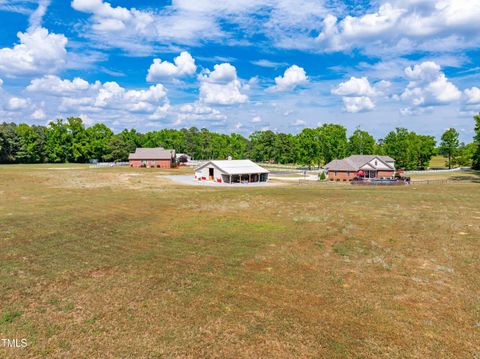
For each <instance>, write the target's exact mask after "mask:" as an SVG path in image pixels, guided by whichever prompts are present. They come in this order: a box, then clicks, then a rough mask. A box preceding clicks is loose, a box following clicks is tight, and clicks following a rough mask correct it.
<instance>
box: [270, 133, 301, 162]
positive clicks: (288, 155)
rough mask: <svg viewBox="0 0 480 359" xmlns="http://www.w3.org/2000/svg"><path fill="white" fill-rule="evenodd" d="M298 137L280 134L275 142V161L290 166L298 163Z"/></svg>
mask: <svg viewBox="0 0 480 359" xmlns="http://www.w3.org/2000/svg"><path fill="white" fill-rule="evenodd" d="M296 152H297V141H296V137H295V136H293V135H291V134H289V133H278V134H277V136H276V137H275V142H274V160H275V162H276V163H281V164H288V163H295V162H296V161H297V153H296Z"/></svg>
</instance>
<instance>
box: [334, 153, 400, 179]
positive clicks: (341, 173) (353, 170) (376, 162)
mask: <svg viewBox="0 0 480 359" xmlns="http://www.w3.org/2000/svg"><path fill="white" fill-rule="evenodd" d="M325 170H326V172H327V176H328V179H329V180H330V181H351V180H353V179H354V178H355V177H357V176H358V173H359V172H363V177H364V178H389V177H393V176H394V174H395V160H394V159H393V158H391V157H389V156H377V155H353V156H350V157H347V158H344V159H342V160H333V161H331V162H330V163H327V164H326V165H325Z"/></svg>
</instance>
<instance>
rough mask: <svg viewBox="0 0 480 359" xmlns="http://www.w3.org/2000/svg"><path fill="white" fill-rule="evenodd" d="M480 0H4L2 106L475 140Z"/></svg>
mask: <svg viewBox="0 0 480 359" xmlns="http://www.w3.org/2000/svg"><path fill="white" fill-rule="evenodd" d="M479 18H480V0H437V1H431V0H385V1H382V0H373V1H366V0H356V1H345V2H344V1H337V0H330V1H328V0H243V1H236V0H223V1H216V0H175V1H155V2H153V1H145V0H142V1H127V0H122V1H111V2H105V1H102V0H74V1H56V0H52V1H49V0H40V1H39V0H11V1H6V0H0V24H1V27H2V31H0V120H5V121H14V122H17V123H20V122H26V123H30V124H46V123H48V121H50V120H53V119H55V118H66V117H69V116H80V117H82V118H83V119H84V121H85V122H86V124H87V125H91V124H94V123H97V122H103V123H106V124H107V125H109V126H110V127H112V128H114V129H115V130H117V131H119V130H122V129H123V128H136V129H138V130H140V131H147V130H154V129H160V128H165V127H168V128H182V127H190V126H196V127H199V128H200V127H207V128H209V129H211V130H215V131H219V132H225V133H229V132H238V133H242V134H245V135H248V134H249V133H251V132H252V131H255V130H261V129H271V130H274V131H281V132H292V133H296V132H298V131H301V129H302V128H304V127H316V126H318V125H319V124H322V123H326V122H334V123H340V124H342V125H345V126H346V127H347V128H348V130H349V132H351V131H353V130H354V129H355V128H358V127H360V128H362V129H365V130H368V131H369V132H371V133H372V134H373V135H374V136H375V137H377V138H382V137H383V136H384V135H385V134H386V133H387V132H388V131H389V130H391V129H393V128H395V127H399V126H402V127H407V128H409V129H411V130H415V131H417V132H419V133H422V134H431V135H434V136H436V137H437V138H438V137H439V136H440V135H441V133H442V132H443V131H444V130H445V129H447V128H449V127H455V128H457V130H459V132H460V133H461V138H462V140H464V141H467V142H469V141H471V138H472V135H473V121H472V116H473V114H475V113H477V112H479V111H480V76H479V70H480V57H479V55H480V21H478V19H479Z"/></svg>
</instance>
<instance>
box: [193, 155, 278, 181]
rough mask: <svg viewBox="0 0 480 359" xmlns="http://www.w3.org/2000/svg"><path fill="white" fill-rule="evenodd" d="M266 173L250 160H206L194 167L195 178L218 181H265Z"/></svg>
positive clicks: (266, 179) (266, 178) (266, 171)
mask: <svg viewBox="0 0 480 359" xmlns="http://www.w3.org/2000/svg"><path fill="white" fill-rule="evenodd" d="M268 173H269V171H268V170H266V169H265V168H263V167H260V166H259V165H257V164H256V163H253V162H252V161H250V160H226V161H208V162H205V163H203V164H201V165H200V166H198V167H197V168H196V169H195V179H196V180H197V181H213V182H218V183H255V182H267V181H268Z"/></svg>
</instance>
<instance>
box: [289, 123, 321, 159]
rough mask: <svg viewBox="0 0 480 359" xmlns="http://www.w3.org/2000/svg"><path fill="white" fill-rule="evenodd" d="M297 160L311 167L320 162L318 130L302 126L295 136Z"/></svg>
mask: <svg viewBox="0 0 480 359" xmlns="http://www.w3.org/2000/svg"><path fill="white" fill-rule="evenodd" d="M296 139H297V160H298V162H299V163H300V164H302V165H306V166H308V168H311V167H312V166H315V165H320V164H321V162H322V158H323V157H322V148H321V146H320V141H319V138H318V130H317V129H313V128H304V129H303V130H302V132H300V133H299V134H298V135H297V136H296Z"/></svg>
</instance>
